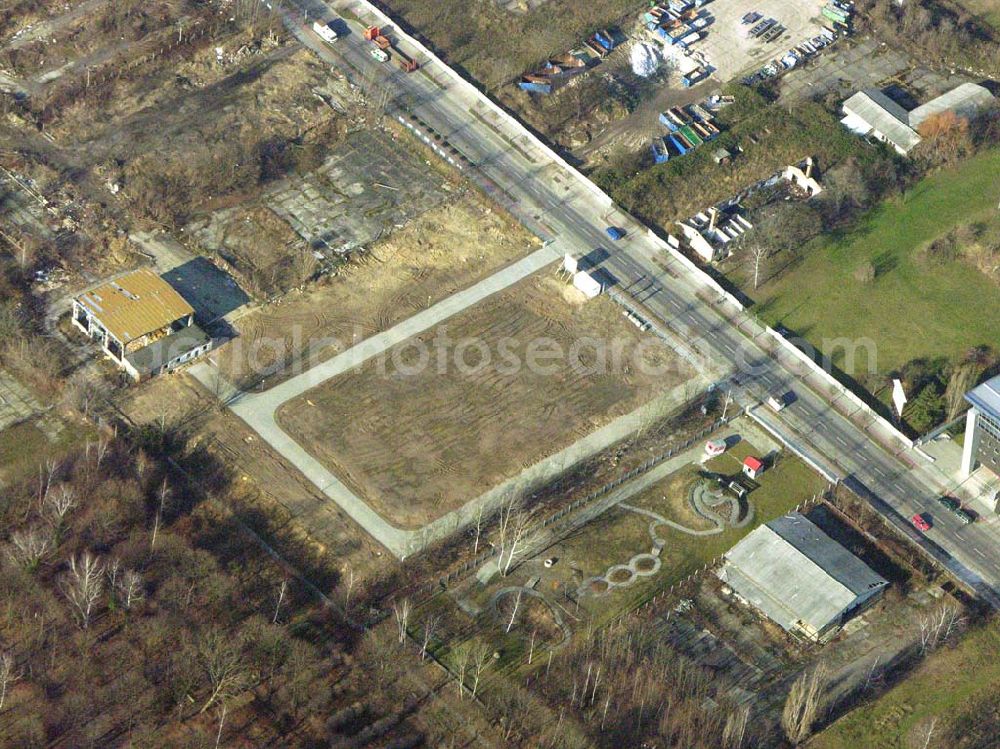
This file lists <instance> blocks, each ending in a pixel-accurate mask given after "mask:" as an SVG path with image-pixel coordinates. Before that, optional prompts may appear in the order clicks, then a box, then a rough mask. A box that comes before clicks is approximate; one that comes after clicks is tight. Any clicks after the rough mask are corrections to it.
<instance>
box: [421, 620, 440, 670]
mask: <svg viewBox="0 0 1000 749" xmlns="http://www.w3.org/2000/svg"><path fill="white" fill-rule="evenodd" d="M440 621H441V617H439V616H428V617H427V618H426V619H424V636H423V639H422V640H421V642H420V660H423V659H424V658H425V657H426V656H427V646H428V645H430V643H431V639H432V638H433V637H434V630H436V629H437V626H438V624H439V623H440Z"/></svg>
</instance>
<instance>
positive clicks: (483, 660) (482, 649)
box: [472, 643, 492, 699]
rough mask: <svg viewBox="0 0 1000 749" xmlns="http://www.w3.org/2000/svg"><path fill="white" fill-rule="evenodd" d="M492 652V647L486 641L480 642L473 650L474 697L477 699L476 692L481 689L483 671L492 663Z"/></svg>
mask: <svg viewBox="0 0 1000 749" xmlns="http://www.w3.org/2000/svg"><path fill="white" fill-rule="evenodd" d="M491 657H492V654H491V652H490V648H489V647H487V646H486V645H485V644H484V643H479V644H478V645H476V647H475V648H473V650H472V673H473V677H472V697H473V699H475V697H476V692H477V691H478V690H479V677H480V676H482V673H483V671H485V670H486V667H487V666H489V665H490V659H491Z"/></svg>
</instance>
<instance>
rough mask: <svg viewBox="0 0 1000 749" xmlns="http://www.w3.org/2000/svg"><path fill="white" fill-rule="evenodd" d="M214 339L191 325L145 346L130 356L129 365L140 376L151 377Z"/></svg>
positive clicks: (128, 357)
mask: <svg viewBox="0 0 1000 749" xmlns="http://www.w3.org/2000/svg"><path fill="white" fill-rule="evenodd" d="M211 341H212V337H211V336H210V335H208V333H206V332H205V331H204V330H202V329H201V328H199V327H198V326H197V325H189V326H188V327H186V328H182V329H181V330H178V331H177V332H176V333H171V334H170V335H168V336H164V337H163V338H160V339H159V340H157V341H154V342H153V343H151V344H149V345H148V346H143V347H142V348H141V349H139V350H138V351H136V352H134V353H132V354H129V355H128V356H127V357H125V358H126V359H128V361H129V364H131V365H132V366H133V367H134V368H135V370H136V371H137V372H138V373H139V374H140V375H149V374H152V373H154V372H156V371H158V370H159V369H160V368H162V367H163V366H165V365H166V364H169V363H170V362H172V361H173V360H174V359H176V358H177V357H179V356H183V355H184V354H186V353H188V352H189V351H193V350H194V349H196V348H198V347H199V346H204V345H205V344H206V343H210V342H211Z"/></svg>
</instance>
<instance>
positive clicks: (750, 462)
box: [743, 455, 764, 479]
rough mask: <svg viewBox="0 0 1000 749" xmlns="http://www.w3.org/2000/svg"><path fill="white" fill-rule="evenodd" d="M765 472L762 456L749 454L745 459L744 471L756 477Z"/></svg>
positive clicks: (750, 476)
mask: <svg viewBox="0 0 1000 749" xmlns="http://www.w3.org/2000/svg"><path fill="white" fill-rule="evenodd" d="M763 472H764V462H763V461H762V460H761V459H760V458H755V457H754V456H753V455H748V456H747V458H746V460H744V461H743V473H745V474H746V475H747V476H748V477H749V478H751V479H756V478H757V477H758V476H760V475H761V474H762V473H763Z"/></svg>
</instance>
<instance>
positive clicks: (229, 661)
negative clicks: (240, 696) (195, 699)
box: [198, 630, 247, 713]
mask: <svg viewBox="0 0 1000 749" xmlns="http://www.w3.org/2000/svg"><path fill="white" fill-rule="evenodd" d="M198 658H199V661H200V662H201V667H202V669H204V671H205V676H207V677H208V683H209V686H210V688H211V690H212V691H211V693H210V694H209V695H208V699H207V700H205V704H204V705H202V707H201V710H199V712H200V713H203V712H205V711H206V710H208V708H210V707H211V706H212V705H214V704H215V703H216V702H219V701H221V702H223V703H224V702H225V701H226V700H227V699H229V697H231V696H233V695H234V694H236V693H238V692H239V691H240V690H241V689H242V688H243V686H244V684H245V683H246V678H247V674H246V664H245V663H244V661H243V644H242V642H240V641H239V640H235V641H234V639H233V637H232V636H231V635H229V634H228V633H225V632H220V631H217V630H212V631H211V632H209V633H208V634H207V635H206V636H205V637H204V638H203V639H202V641H201V643H199V647H198Z"/></svg>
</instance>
